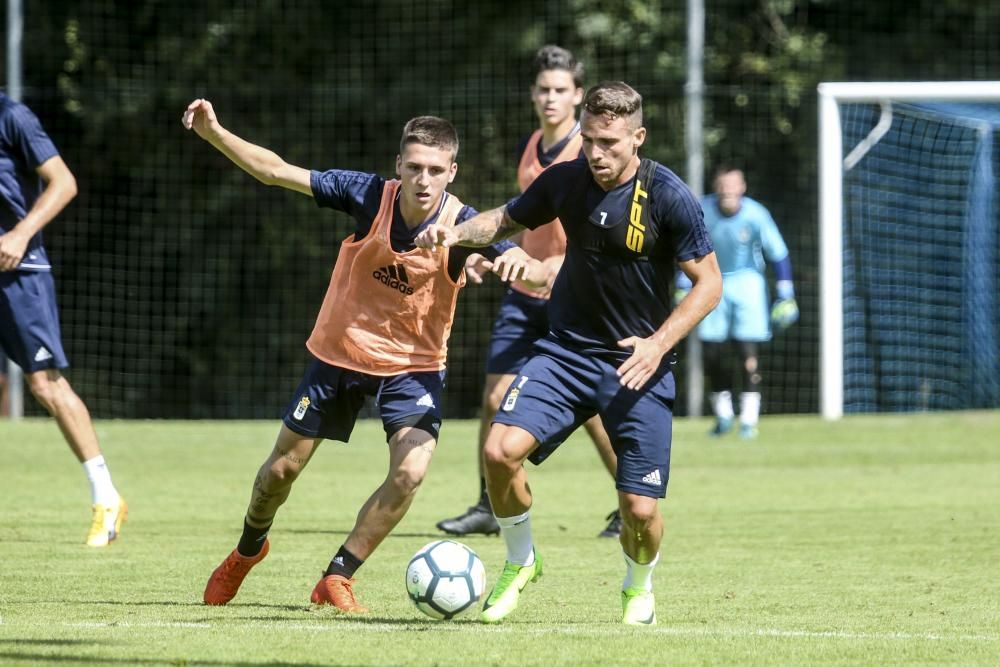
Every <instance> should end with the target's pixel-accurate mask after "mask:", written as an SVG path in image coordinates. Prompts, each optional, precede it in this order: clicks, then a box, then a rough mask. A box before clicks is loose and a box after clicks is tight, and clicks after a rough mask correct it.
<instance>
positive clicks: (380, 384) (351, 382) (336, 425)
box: [283, 359, 444, 442]
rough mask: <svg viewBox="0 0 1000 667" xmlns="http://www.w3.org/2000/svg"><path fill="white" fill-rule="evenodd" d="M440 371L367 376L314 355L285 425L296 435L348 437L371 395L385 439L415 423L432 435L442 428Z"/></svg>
mask: <svg viewBox="0 0 1000 667" xmlns="http://www.w3.org/2000/svg"><path fill="white" fill-rule="evenodd" d="M443 387H444V371H432V372H426V373H403V374H402V375H391V376H388V377H385V376H381V375H369V374H368V373H361V372H359V371H352V370H348V369H346V368H340V367H339V366H332V365H330V364H328V363H325V362H323V361H320V360H319V359H313V361H312V363H310V364H309V367H308V368H307V369H306V373H305V376H304V377H303V378H302V381H301V382H300V383H299V387H298V389H296V390H295V396H294V397H293V398H292V402H291V403H289V404H288V408H287V409H286V410H285V416H284V419H283V421H284V423H285V426H287V427H288V428H290V429H291V430H293V431H295V432H296V433H298V434H299V435H304V436H308V437H310V438H325V439H328V440H340V441H342V442H347V440H348V438H350V437H351V431H353V430H354V423H355V422H356V421H357V419H358V413H359V412H360V411H361V408H362V406H363V405H364V403H365V397H366V396H374V397H375V403H376V405H378V409H379V414H380V415H381V417H382V426H383V428H384V429H385V438H386V440H389V439H390V438H391V437H392V436H393V435H394V434H395V433H396V432H397V431H399V430H400V429H402V428H406V427H409V426H414V427H417V428H419V429H422V430H424V431H427V432H428V433H430V434H431V435H432V436H434V439H435V440H436V439H437V437H438V433H439V432H440V430H441V409H440V407H438V406H439V405H440V404H441V390H442V388H443Z"/></svg>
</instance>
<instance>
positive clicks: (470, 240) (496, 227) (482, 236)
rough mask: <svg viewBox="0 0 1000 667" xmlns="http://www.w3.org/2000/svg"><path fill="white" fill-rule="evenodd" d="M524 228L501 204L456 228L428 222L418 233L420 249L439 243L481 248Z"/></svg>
mask: <svg viewBox="0 0 1000 667" xmlns="http://www.w3.org/2000/svg"><path fill="white" fill-rule="evenodd" d="M522 231H524V227H522V226H521V225H519V224H517V223H516V222H514V220H512V219H511V217H510V216H509V215H507V207H506V206H501V207H500V208H494V209H492V210H489V211H485V212H484V213H480V214H478V215H476V216H474V217H472V218H469V219H468V220H466V221H465V222H463V223H462V224H460V225H456V226H454V227H444V226H441V225H438V224H433V225H429V226H428V227H427V228H426V229H425V230H424V231H422V232H420V234H419V235H418V236H417V238H416V245H417V247H418V248H427V249H430V250H434V249H435V248H437V247H438V246H441V247H443V248H449V247H451V246H453V245H460V246H467V247H470V248H482V247H485V246H488V245H492V244H493V243H496V242H497V241H502V240H504V239H507V238H510V237H511V236H514V235H515V234H517V233H519V232H522Z"/></svg>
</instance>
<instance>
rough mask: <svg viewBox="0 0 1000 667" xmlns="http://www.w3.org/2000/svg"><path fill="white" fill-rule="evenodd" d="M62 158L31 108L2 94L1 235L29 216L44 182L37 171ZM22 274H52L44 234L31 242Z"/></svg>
mask: <svg viewBox="0 0 1000 667" xmlns="http://www.w3.org/2000/svg"><path fill="white" fill-rule="evenodd" d="M56 155H59V151H58V150H56V147H55V144H53V143H52V140H51V139H49V136H48V135H47V134H45V130H44V129H42V124H41V123H40V122H38V118H36V117H35V114H33V113H32V112H31V109H29V108H28V107H26V106H24V105H23V104H20V103H18V102H15V101H14V100H12V99H10V98H9V97H7V96H6V95H4V94H3V93H0V234H4V233H6V232H9V231H10V230H11V229H13V228H14V226H15V225H16V224H17V223H18V222H20V221H21V219H22V218H24V216H26V215H27V214H28V211H30V210H31V207H32V206H34V205H35V201H37V200H38V197H39V196H40V195H41V194H42V190H43V189H44V187H45V186H44V183H43V182H42V179H41V178H39V176H38V174H37V173H36V171H35V170H36V169H38V167H40V166H41V165H42V164H44V163H45V162H46V161H47V160H49V159H50V158H53V157H55V156H56ZM17 268H18V270H22V271H50V270H51V269H52V265H51V264H49V258H48V255H47V254H46V252H45V246H44V245H43V244H42V233H41V232H39V233H37V234H35V235H34V236H33V237H31V240H30V241H28V247H27V248H26V249H25V252H24V257H23V258H22V259H21V263H20V264H19V265H18V267H17Z"/></svg>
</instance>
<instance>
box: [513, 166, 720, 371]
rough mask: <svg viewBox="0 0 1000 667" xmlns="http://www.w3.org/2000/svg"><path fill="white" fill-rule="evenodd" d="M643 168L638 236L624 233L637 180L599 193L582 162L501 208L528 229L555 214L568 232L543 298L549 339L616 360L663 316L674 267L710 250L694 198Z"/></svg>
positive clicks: (542, 178) (544, 178)
mask: <svg viewBox="0 0 1000 667" xmlns="http://www.w3.org/2000/svg"><path fill="white" fill-rule="evenodd" d="M650 164H651V167H652V169H653V171H652V174H653V178H652V183H651V184H649V185H645V184H644V186H643V187H644V189H645V191H644V192H642V193H640V194H642V195H643V198H641V199H640V203H643V204H644V205H645V206H646V208H647V209H648V210H647V216H646V218H645V220H646V222H645V223H644V224H642V225H641V226H643V227H644V229H642V230H641V231H640V230H638V229H634V228H633V229H630V227H634V225H632V222H631V221H632V220H633V215H632V214H633V211H632V208H633V198H634V194H635V193H634V190H635V182H636V179H635V178H633V179H632V180H630V181H629V182H628V183H625V184H623V185H620V186H618V187H617V188H614V189H612V190H610V191H608V192H605V191H604V190H603V189H601V187H600V186H599V185H598V184H597V182H596V181H595V180H594V178H593V175H592V174H591V171H590V167H589V166H588V165H587V161H586V159H577V160H573V161H571V162H563V163H559V164H554V165H552V166H551V167H549V168H548V169H546V170H545V171H543V172H542V173H541V174H539V176H538V178H536V179H535V181H534V182H533V183H532V184H531V185H530V186H529V187H528V189H527V190H525V191H524V193H523V194H522V195H521V196H520V197H516V198H514V199H512V200H511V201H510V202H508V204H507V213H508V215H509V216H510V217H511V219H512V220H514V221H515V222H517V223H518V224H520V225H522V226H524V227H527V228H528V229H535V228H536V227H539V226H541V225H544V224H546V223H548V222H550V221H551V220H552V219H553V218H557V217H558V218H559V220H561V221H562V225H563V229H565V230H566V238H567V247H566V260H565V262H564V263H563V265H562V269H561V270H560V271H559V276H558V277H557V278H556V282H555V285H554V286H553V289H552V298H551V299H550V300H549V322H550V326H551V330H552V333H553V334H554V335H555V336H556V337H558V338H559V339H560V340H561V341H563V342H565V343H570V344H572V345H573V346H574V347H577V348H580V349H582V350H584V351H586V352H590V353H594V354H600V355H602V356H604V357H607V358H611V359H615V360H624V359H626V358H627V357H628V356H629V354H631V352H630V351H629V350H627V349H623V348H619V347H618V345H617V342H618V341H619V340H622V339H625V338H628V337H629V336H639V337H642V338H646V337H649V336H650V335H652V334H653V333H654V332H655V331H656V330H657V329H659V328H660V326H661V325H662V324H663V322H664V321H665V320H666V319H667V317H668V316H669V315H670V311H671V308H672V287H671V281H672V279H673V273H674V267H675V262H678V261H681V262H683V261H687V260H690V259H695V258H698V257H704V256H705V255H708V254H710V253H711V252H712V242H711V240H710V239H709V236H708V230H707V229H706V228H705V223H704V220H703V217H702V209H701V205H700V204H699V203H698V200H697V199H696V198H695V196H694V194H693V193H692V192H691V190H690V189H689V188H688V187H687V185H685V184H684V182H683V181H682V180H681V179H680V177H678V176H677V175H676V174H675V173H674V172H672V171H671V170H669V169H667V168H666V167H664V166H663V165H661V164H657V163H650ZM640 173H641V170H640ZM640 236H641V239H640V238H639V237H640Z"/></svg>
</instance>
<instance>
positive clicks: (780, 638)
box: [0, 412, 1000, 666]
mask: <svg viewBox="0 0 1000 667" xmlns="http://www.w3.org/2000/svg"><path fill="white" fill-rule="evenodd" d="M708 426H709V423H708V421H706V420H680V421H679V422H678V423H677V424H676V426H675V432H674V453H673V468H672V474H671V482H670V493H669V496H668V499H667V500H666V501H665V502H664V504H663V509H664V513H665V516H666V538H665V541H664V548H663V551H662V557H661V562H660V565H659V567H658V568H657V570H656V575H655V590H656V594H657V608H658V610H657V613H658V617H659V625H658V626H656V627H651V628H627V627H624V626H622V625H621V624H620V622H619V617H620V613H621V608H620V603H619V599H618V595H619V593H618V592H619V588H620V583H621V578H622V575H623V573H624V566H623V563H622V557H621V550H620V547H619V545H618V544H617V542H615V541H614V540H607V539H598V538H597V537H596V535H597V533H598V532H599V531H600V530H601V529H602V528H603V526H604V516H605V514H606V513H607V512H609V511H610V510H611V509H612V508H613V507H614V505H615V495H614V491H613V485H612V483H611V480H610V478H608V476H607V474H606V473H605V472H604V471H603V469H602V467H601V465H600V462H599V460H598V457H597V454H596V452H595V451H593V447H592V446H591V445H590V444H589V442H588V441H587V440H586V437H585V436H583V435H577V436H574V438H573V439H572V440H570V441H569V442H568V443H566V444H565V445H564V446H563V447H562V449H561V450H560V451H559V452H558V453H557V454H555V455H554V456H553V457H552V458H551V459H550V460H549V461H548V462H547V463H546V464H545V465H543V466H542V467H540V468H535V467H533V466H532V467H529V477H530V480H531V484H532V488H533V490H534V493H535V506H534V509H533V514H532V522H533V525H534V530H535V540H536V545H537V547H538V549H539V551H540V552H541V553H542V554H543V555H544V557H545V563H546V570H545V575H544V576H543V577H542V578H541V579H540V580H539V581H538V582H537V583H534V584H530V585H529V586H528V588H527V589H526V590H525V593H524V596H523V597H522V601H521V607H520V608H519V609H518V610H517V611H516V612H515V613H514V615H513V616H512V617H510V618H509V619H508V620H507V621H505V622H504V623H503V624H501V625H499V626H485V625H481V624H479V623H478V622H477V621H476V620H475V615H474V614H472V615H470V616H469V617H466V618H462V619H458V620H456V621H451V622H435V621H431V620H430V619H426V618H424V617H422V615H420V614H419V612H417V611H416V609H414V608H413V607H412V606H411V604H410V602H409V601H408V600H407V598H406V594H405V588H404V584H403V572H404V569H405V567H406V563H407V561H408V560H409V557H410V555H411V554H412V553H413V552H414V551H416V550H417V549H418V548H419V547H420V546H422V545H423V544H425V543H426V542H428V541H430V540H432V539H435V538H438V537H439V535H438V533H437V532H436V530H435V529H434V523H435V522H436V521H437V520H439V519H441V518H443V517H445V516H450V515H453V514H456V513H458V512H460V511H461V510H463V509H464V508H465V507H466V506H467V505H469V504H470V503H471V502H472V501H473V500H474V497H475V495H476V492H477V486H476V484H477V482H476V469H475V459H474V453H473V442H474V440H475V429H476V425H475V424H474V423H472V422H459V421H450V422H447V423H446V424H445V427H444V431H443V434H442V440H441V443H440V445H439V447H438V452H437V454H436V455H435V461H434V464H433V465H432V467H431V473H430V475H429V478H428V479H427V481H426V482H425V484H424V487H423V488H422V489H421V491H420V493H419V494H418V496H417V499H416V501H415V502H414V505H413V507H412V509H411V510H410V513H409V515H408V516H407V517H406V518H405V519H404V521H403V522H402V523H401V524H400V525H399V527H398V528H397V529H396V532H395V533H394V534H393V535H391V536H390V537H389V538H388V539H387V540H386V542H385V543H384V544H383V545H382V547H381V548H380V549H379V550H378V551H377V552H376V553H375V555H374V556H373V557H372V558H371V559H369V561H368V562H366V563H365V565H364V567H363V568H362V569H361V570H360V572H359V576H358V583H357V585H356V591H357V592H358V595H359V598H360V599H361V600H362V601H363V602H364V603H365V604H367V605H368V606H370V607H371V608H372V610H373V611H372V613H371V614H369V615H367V616H365V617H362V618H359V617H345V616H342V615H338V614H337V613H336V612H335V611H333V610H331V609H328V608H314V607H312V606H311V605H310V604H309V602H308V599H309V593H310V591H311V589H312V587H313V585H314V584H315V582H316V580H317V579H318V578H319V574H320V572H321V570H322V569H323V568H324V567H325V566H326V564H327V562H328V560H329V558H330V557H331V555H332V554H333V552H334V551H336V549H337V547H338V546H339V545H340V544H341V542H342V541H343V539H344V537H345V535H346V534H347V532H348V531H349V530H350V528H351V526H352V524H353V521H354V516H355V512H356V511H357V508H358V507H360V505H361V504H362V502H363V501H364V500H365V498H366V497H367V496H368V494H369V493H370V492H371V490H372V489H373V488H374V487H375V486H376V485H377V484H378V483H380V481H381V479H382V477H383V476H384V473H385V470H384V467H385V463H386V447H385V444H384V439H383V437H382V431H381V426H380V425H379V424H378V423H377V422H362V423H360V424H359V426H358V428H357V430H356V431H355V436H354V439H353V440H354V441H353V443H352V444H351V445H348V446H345V445H343V444H340V443H333V442H328V443H325V444H324V445H323V446H322V447H321V448H320V451H319V452H318V453H317V455H316V457H315V458H314V459H313V462H312V463H311V464H310V466H309V468H308V469H307V470H306V472H305V473H304V475H303V476H302V478H301V479H300V480H299V481H298V483H297V484H296V487H295V489H294V491H293V493H292V496H291V498H290V500H289V501H288V503H287V504H286V505H285V506H284V507H283V508H282V511H281V512H280V513H279V515H278V520H277V522H276V525H275V528H274V529H273V531H272V533H271V541H272V550H271V555H270V556H269V557H268V558H267V559H266V560H265V561H264V562H263V563H262V564H261V565H259V566H258V567H257V568H256V569H255V570H254V572H253V573H252V574H251V575H250V577H249V578H248V579H247V581H246V583H245V584H244V587H243V589H242V591H241V592H240V594H239V596H238V597H237V598H236V599H235V600H234V601H233V602H232V603H230V604H229V605H228V606H226V607H218V608H217V607H206V606H204V605H202V604H201V593H202V589H203V587H204V584H205V581H206V579H207V577H208V574H209V573H210V572H211V570H212V569H213V568H214V567H215V566H216V565H217V564H218V562H219V561H220V560H221V559H222V558H223V557H224V556H225V555H226V554H227V553H228V552H229V550H231V549H232V548H233V546H234V545H235V543H236V541H237V538H238V536H239V531H240V528H241V525H242V516H243V512H244V509H245V505H246V502H247V500H248V498H249V492H250V485H251V482H252V480H253V477H254V474H255V471H256V469H257V467H258V466H259V464H260V462H261V461H262V460H263V459H264V457H265V456H266V455H267V453H268V452H269V450H270V447H271V443H272V441H273V438H274V435H275V433H276V431H277V422H274V423H270V422H264V423H261V422H224V423H223V422H100V423H98V426H97V428H98V432H99V435H100V437H101V441H102V446H103V448H104V451H105V455H106V456H107V459H108V461H109V464H110V467H111V470H112V473H113V475H114V478H115V481H116V483H117V484H118V486H119V489H120V490H121V492H122V493H123V494H124V495H125V497H126V498H127V499H128V502H129V505H130V509H131V517H130V521H129V523H128V524H126V527H125V530H124V531H123V536H122V538H121V539H120V540H119V542H118V543H117V544H115V545H114V546H112V547H111V548H108V549H103V550H101V549H88V548H87V547H85V546H84V545H83V538H84V535H85V533H86V529H87V527H88V523H89V507H88V502H89V494H88V490H87V483H86V479H85V477H84V475H83V472H82V470H81V469H80V466H79V465H77V464H76V463H75V462H74V461H73V459H72V457H71V455H70V454H69V452H68V450H67V448H66V446H65V445H64V444H63V442H62V439H61V436H60V434H59V431H58V429H57V428H56V426H55V425H54V423H52V422H50V421H45V420H37V421H36V420H28V421H26V422H22V423H19V424H11V423H9V422H0V460H2V461H3V471H4V475H3V478H2V479H3V487H4V496H3V497H4V499H5V504H4V511H3V513H2V514H0V664H4V665H39V664H41V665H44V664H59V665H76V664H79V665H236V664H247V665H328V664H330V665H334V664H336V665H341V664H345V665H346V664H350V665H359V664H373V665H374V664H378V665H382V664H386V665H389V664H392V665H442V664H454V665H541V664H544V665H548V666H552V665H613V664H629V665H648V664H657V665H659V664H670V665H676V664H705V665H709V664H710V665H718V664H738V665H746V664H760V665H764V664H785V665H804V664H817V663H824V664H871V665H885V664H906V665H909V664H917V663H919V664H929V663H942V664H983V665H987V664H997V663H998V662H1000V630H998V628H1000V584H998V581H1000V576H998V575H1000V565H998V563H1000V560H998V558H1000V556H998V554H1000V412H979V413H956V414H933V415H900V416H872V417H855V418H848V419H844V420H843V421H841V422H838V423H833V424H828V423H824V422H822V421H820V420H818V419H816V418H810V417H794V418H786V417H766V418H765V419H764V420H763V422H762V428H761V438H760V440H758V441H756V442H752V443H745V442H741V441H739V440H737V439H735V437H733V438H729V439H722V440H712V439H710V438H708V437H707V436H706V435H705V432H706V431H707V429H708ZM464 541H465V542H466V543H467V544H468V545H469V546H471V547H472V548H473V549H475V550H476V551H477V552H478V553H479V555H480V556H481V557H482V559H483V560H484V561H485V563H486V568H487V576H488V585H489V584H491V583H492V581H493V579H494V578H495V576H496V575H497V574H498V573H499V570H500V568H501V566H502V564H503V558H504V548H503V544H502V542H501V540H500V539H498V538H496V537H493V538H488V537H470V538H466V539H464Z"/></svg>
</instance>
